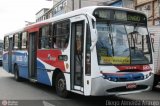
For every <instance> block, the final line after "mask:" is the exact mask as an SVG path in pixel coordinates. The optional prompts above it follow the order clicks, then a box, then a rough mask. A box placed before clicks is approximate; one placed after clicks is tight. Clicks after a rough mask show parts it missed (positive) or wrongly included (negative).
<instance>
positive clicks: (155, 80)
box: [153, 74, 160, 88]
mask: <svg viewBox="0 0 160 106" xmlns="http://www.w3.org/2000/svg"><path fill="white" fill-rule="evenodd" d="M159 77H160V76H158V75H157V74H155V75H154V82H153V88H154V87H155V86H157V85H158V83H159V80H160V78H159Z"/></svg>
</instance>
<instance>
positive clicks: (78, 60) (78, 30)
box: [75, 22, 83, 86]
mask: <svg viewBox="0 0 160 106" xmlns="http://www.w3.org/2000/svg"><path fill="white" fill-rule="evenodd" d="M75 34H76V35H75V85H79V86H82V85H83V80H82V79H83V77H82V76H83V69H82V64H83V63H82V61H83V59H82V55H83V45H82V41H83V22H79V23H77V24H76V26H75Z"/></svg>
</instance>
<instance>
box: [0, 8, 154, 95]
mask: <svg viewBox="0 0 160 106" xmlns="http://www.w3.org/2000/svg"><path fill="white" fill-rule="evenodd" d="M3 50H4V51H3V68H4V69H5V70H6V71H8V72H9V73H13V74H14V77H15V79H16V80H18V81H20V80H22V78H23V79H28V80H30V81H32V82H35V83H36V82H37V83H42V84H46V85H49V86H53V87H54V88H55V90H56V93H57V94H58V95H59V96H61V97H67V96H68V95H69V93H71V92H74V93H77V94H81V95H84V96H104V95H121V94H130V93H138V92H142V91H148V90H151V89H152V85H153V80H154V66H153V53H152V45H151V40H150V36H149V33H148V29H147V17H146V15H145V14H144V13H141V12H139V11H135V10H131V9H126V8H120V7H110V6H91V7H85V8H81V9H78V10H75V11H72V12H69V13H66V14H62V15H59V16H56V17H53V18H51V19H47V20H44V21H42V22H38V23H34V24H32V25H29V26H26V27H24V28H22V29H19V30H17V31H14V32H11V33H8V34H6V35H5V37H4V49H3Z"/></svg>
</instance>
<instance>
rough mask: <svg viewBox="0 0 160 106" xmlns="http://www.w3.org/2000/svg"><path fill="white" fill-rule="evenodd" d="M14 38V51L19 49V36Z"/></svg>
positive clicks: (16, 35)
mask: <svg viewBox="0 0 160 106" xmlns="http://www.w3.org/2000/svg"><path fill="white" fill-rule="evenodd" d="M13 37H14V38H13V44H14V46H13V48H14V49H19V48H18V42H19V39H18V34H15V35H14V36H13Z"/></svg>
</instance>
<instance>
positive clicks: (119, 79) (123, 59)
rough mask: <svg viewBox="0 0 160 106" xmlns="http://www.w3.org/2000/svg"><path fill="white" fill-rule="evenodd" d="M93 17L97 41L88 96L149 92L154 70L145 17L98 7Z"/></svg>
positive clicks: (92, 56)
mask: <svg viewBox="0 0 160 106" xmlns="http://www.w3.org/2000/svg"><path fill="white" fill-rule="evenodd" d="M93 16H94V17H95V18H96V27H95V28H96V30H97V41H96V45H95V48H96V49H93V50H92V52H91V70H92V75H93V76H92V77H93V79H92V85H91V86H92V87H91V88H92V89H91V95H119V94H128V93H136V92H141V91H147V90H150V89H151V88H152V83H153V70H154V68H153V59H152V48H151V43H150V36H149V33H148V29H147V18H146V16H145V15H144V14H142V13H139V12H136V11H130V10H124V9H114V8H97V9H95V11H94V13H93ZM94 52H95V53H94ZM95 57H97V58H95ZM97 75H98V76H97ZM95 85H96V86H95Z"/></svg>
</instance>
